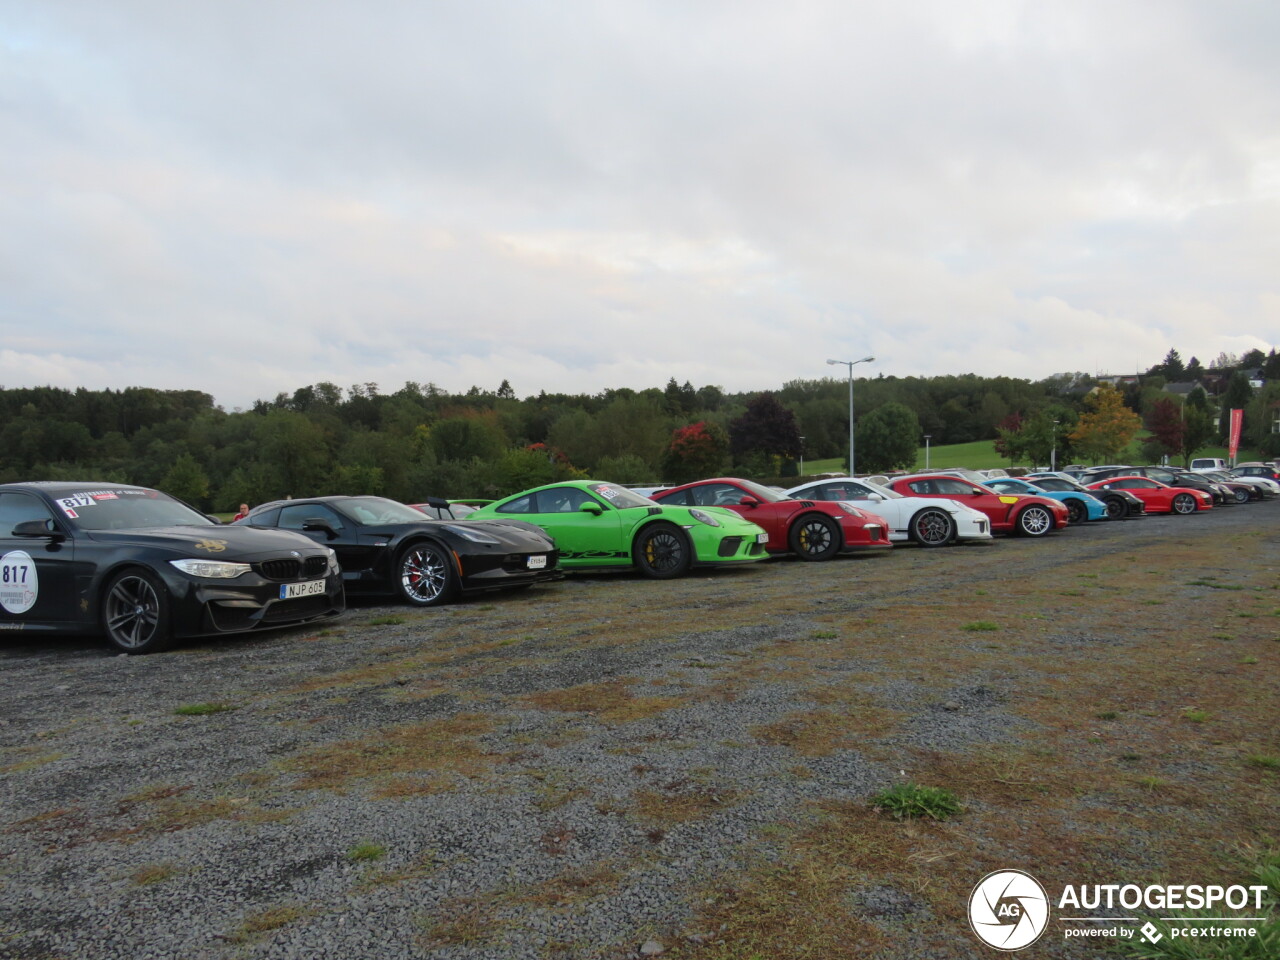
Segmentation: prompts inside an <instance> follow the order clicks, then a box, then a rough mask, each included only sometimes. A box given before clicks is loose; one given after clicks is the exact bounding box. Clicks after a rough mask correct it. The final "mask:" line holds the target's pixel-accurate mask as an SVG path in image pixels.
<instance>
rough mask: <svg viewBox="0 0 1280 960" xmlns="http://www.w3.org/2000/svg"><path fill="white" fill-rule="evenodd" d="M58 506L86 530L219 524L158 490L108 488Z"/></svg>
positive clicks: (75, 496) (79, 495)
mask: <svg viewBox="0 0 1280 960" xmlns="http://www.w3.org/2000/svg"><path fill="white" fill-rule="evenodd" d="M55 500H56V501H57V504H58V506H59V507H60V508H61V509H62V512H63V513H65V514H66V515H67V516H68V517H69V518H71V519H72V520H74V521H75V523H76V525H77V526H78V527H80V529H82V530H145V529H147V528H148V527H212V526H216V524H215V523H214V522H213V521H212V520H210V519H209V518H208V517H206V516H205V515H204V514H203V513H197V512H196V511H195V510H193V509H191V507H188V506H187V505H186V504H185V503H182V502H181V501H179V500H174V499H173V498H172V497H170V496H169V495H168V494H164V493H161V492H160V491H158V490H142V489H138V488H137V487H134V488H132V489H122V488H119V487H116V488H110V487H104V488H103V489H101V490H90V491H88V492H87V493H76V494H72V495H71V496H68V497H56V498H55Z"/></svg>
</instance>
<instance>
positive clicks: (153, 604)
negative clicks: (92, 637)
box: [102, 567, 173, 653]
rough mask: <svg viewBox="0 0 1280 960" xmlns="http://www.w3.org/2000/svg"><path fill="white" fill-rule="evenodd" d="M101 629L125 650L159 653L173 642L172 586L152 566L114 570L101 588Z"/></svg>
mask: <svg viewBox="0 0 1280 960" xmlns="http://www.w3.org/2000/svg"><path fill="white" fill-rule="evenodd" d="M102 630H103V632H104V633H105V634H106V635H107V639H108V640H109V641H111V644H112V646H114V647H115V648H116V649H118V650H121V651H123V652H124V653H157V652H158V651H160V650H165V649H167V648H168V647H169V646H170V645H171V644H172V643H173V637H172V636H171V634H170V632H169V588H168V587H166V586H165V585H164V583H163V582H162V581H161V580H160V578H159V577H157V576H156V575H155V574H154V573H152V572H151V571H150V570H144V569H142V568H141V567H130V568H128V569H126V570H120V571H118V572H117V573H115V574H113V575H112V577H111V579H110V580H108V581H107V585H106V587H105V589H104V590H103V591H102Z"/></svg>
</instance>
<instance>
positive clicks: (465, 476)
mask: <svg viewBox="0 0 1280 960" xmlns="http://www.w3.org/2000/svg"><path fill="white" fill-rule="evenodd" d="M1170 355H1171V356H1170V357H1166V360H1165V364H1164V365H1157V367H1153V368H1152V369H1151V370H1149V371H1147V373H1146V374H1145V375H1143V376H1142V377H1141V378H1140V379H1139V380H1138V381H1137V382H1135V383H1133V384H1130V385H1125V386H1124V387H1123V388H1122V389H1119V390H1108V389H1106V388H1103V389H1096V388H1098V387H1099V384H1098V383H1097V382H1096V381H1095V380H1094V379H1093V378H1092V377H1089V376H1087V375H1085V374H1082V373H1064V374H1058V375H1055V376H1052V377H1048V378H1046V379H1044V380H1039V381H1031V380H1026V379H1018V378H1013V377H980V376H977V375H974V374H965V375H959V376H945V377H891V376H883V375H881V376H878V377H872V378H863V379H857V380H855V383H854V386H855V391H854V399H855V404H856V416H855V424H856V445H857V451H858V468H859V471H860V472H863V473H866V472H883V471H888V470H893V469H896V468H904V467H910V466H911V465H913V464H914V463H915V461H916V457H917V453H918V450H919V449H920V447H921V445H922V443H923V437H924V435H925V434H928V435H930V438H931V442H932V443H933V444H935V445H945V444H955V443H967V442H972V441H979V440H990V441H992V442H993V443H995V444H996V448H997V449H998V450H1000V451H1001V453H1002V454H1003V455H1005V456H1008V457H1009V458H1010V460H1011V462H1030V463H1047V462H1048V459H1049V450H1048V446H1047V444H1053V445H1056V448H1057V450H1058V459H1059V462H1066V460H1067V459H1070V458H1073V457H1074V458H1077V459H1093V460H1094V461H1095V462H1097V461H1098V460H1101V459H1109V454H1110V452H1111V450H1112V449H1115V447H1114V445H1115V443H1117V442H1119V438H1120V437H1121V436H1122V435H1124V434H1125V431H1131V432H1130V433H1129V434H1128V437H1129V439H1131V438H1132V436H1133V435H1134V434H1135V433H1136V432H1137V431H1138V430H1139V429H1141V428H1142V427H1143V426H1144V425H1145V426H1146V428H1147V429H1148V431H1150V435H1151V436H1152V437H1153V438H1156V439H1158V441H1159V443H1160V444H1161V446H1160V447H1159V449H1157V448H1156V447H1155V446H1154V445H1153V446H1152V447H1151V454H1152V457H1153V459H1154V458H1156V457H1158V456H1160V455H1162V454H1164V453H1175V454H1176V455H1178V456H1182V455H1186V456H1190V455H1191V454H1190V452H1188V450H1189V449H1190V445H1193V444H1196V443H1198V444H1199V445H1200V446H1203V445H1205V444H1206V443H1208V442H1211V441H1213V440H1216V438H1217V435H1216V434H1215V433H1214V430H1213V426H1212V419H1213V417H1214V416H1215V414H1216V412H1217V410H1218V408H1219V406H1220V405H1221V406H1222V409H1227V408H1228V407H1227V406H1226V404H1227V403H1230V404H1232V405H1234V406H1240V407H1242V408H1244V409H1245V410H1246V415H1245V425H1246V433H1247V435H1248V439H1249V441H1250V445H1251V446H1253V447H1254V448H1256V449H1260V450H1262V451H1263V452H1264V453H1266V454H1267V455H1277V454H1280V445H1277V443H1276V441H1277V439H1278V438H1280V435H1277V434H1275V433H1272V432H1271V431H1272V430H1273V424H1274V421H1275V417H1276V415H1277V409H1278V408H1280V379H1278V380H1277V381H1276V382H1275V383H1272V382H1270V381H1268V382H1267V384H1266V385H1265V386H1264V387H1263V388H1262V389H1260V390H1255V389H1254V388H1253V387H1252V386H1250V383H1249V377H1248V375H1247V371H1246V369H1245V367H1246V365H1245V363H1244V362H1243V360H1237V361H1235V362H1236V367H1237V368H1236V369H1232V370H1226V369H1225V368H1224V367H1222V366H1217V367H1215V366H1213V365H1211V367H1210V369H1214V370H1217V371H1218V372H1219V373H1221V374H1225V376H1224V378H1223V379H1222V382H1223V383H1224V384H1225V386H1224V388H1223V392H1222V395H1221V396H1220V397H1216V398H1215V397H1211V396H1210V395H1209V391H1207V390H1205V389H1199V390H1198V391H1197V392H1193V393H1192V394H1191V395H1190V396H1187V397H1181V396H1175V395H1171V394H1168V393H1166V392H1165V391H1164V390H1163V389H1162V388H1163V387H1164V385H1165V383H1166V382H1169V381H1168V380H1167V379H1165V378H1167V375H1168V373H1169V372H1170V370H1169V367H1168V366H1167V364H1168V362H1169V361H1170V359H1171V357H1172V358H1173V359H1175V360H1176V359H1177V357H1176V351H1170ZM1220 359H1221V358H1220ZM1233 359H1234V358H1233ZM1249 359H1253V358H1249ZM1263 360H1264V361H1267V362H1269V361H1271V360H1274V351H1273V352H1272V355H1271V357H1270V358H1266V357H1264V358H1263ZM1179 362H1180V361H1179ZM1183 372H1185V367H1184V368H1183ZM1277 374H1278V375H1280V363H1277ZM1241 384H1243V386H1241ZM0 411H2V412H3V424H4V426H3V428H2V430H0V481H3V482H12V481H17V480H72V479H74V480H102V481H106V482H119V483H136V484H142V485H145V486H151V487H158V488H160V489H163V490H165V491H167V492H169V493H172V494H174V495H175V496H179V497H181V498H183V499H184V500H187V501H188V502H191V503H193V504H195V505H197V506H199V507H201V508H202V509H206V510H215V511H219V512H223V511H230V510H234V509H235V507H236V506H237V505H238V504H240V503H251V504H252V503H261V502H264V501H266V500H272V499H278V498H281V497H286V496H312V495H322V494H329V493H369V494H379V495H383V496H388V497H392V498H394V499H397V500H403V501H407V502H419V501H421V500H422V499H423V498H425V497H427V496H428V495H432V496H449V497H496V496H501V495H505V494H507V493H511V492H515V491H517V490H521V489H525V488H527V487H530V486H534V485H537V484H540V483H547V482H551V481H554V480H557V479H565V478H571V477H585V476H592V477H598V478H601V479H608V480H613V481H616V482H620V483H646V482H648V483H657V482H660V481H666V482H676V481H682V480H688V479H697V478H700V477H706V476H713V475H717V474H723V473H728V472H733V473H738V474H744V475H747V476H753V477H760V478H774V477H784V476H789V475H795V474H796V473H797V472H798V470H797V466H798V461H799V460H800V459H801V458H802V457H803V458H804V459H807V460H817V459H829V458H834V457H844V456H845V455H846V453H847V448H848V429H849V394H848V381H847V379H838V378H829V377H827V378H822V379H815V380H793V381H790V382H788V383H785V384H784V385H783V386H782V387H781V388H779V389H777V390H774V391H765V392H762V393H727V392H725V391H724V390H722V389H721V388H719V387H716V386H702V387H694V386H693V385H692V384H690V383H688V382H686V383H684V384H678V383H676V381H675V380H674V379H672V380H670V381H668V383H667V385H666V387H665V388H657V387H654V388H649V389H645V390H631V389H627V388H621V389H616V390H606V391H602V392H600V393H596V394H590V395H588V394H566V393H547V392H545V391H543V392H540V393H538V394H537V395H534V396H527V397H524V398H523V399H521V398H517V396H516V395H515V391H514V390H513V389H512V387H511V385H510V383H509V382H508V381H506V380H503V381H502V382H501V383H500V384H499V386H498V387H496V388H495V389H492V390H487V389H482V388H480V387H472V388H471V389H470V390H469V391H467V392H466V393H450V392H448V391H445V390H442V389H440V388H439V387H437V386H435V385H434V384H431V383H414V382H408V383H405V384H404V386H402V387H401V388H400V389H398V390H396V391H395V392H393V393H384V392H382V391H381V390H380V388H379V386H378V385H377V384H374V383H364V384H354V385H352V386H350V387H348V388H346V389H343V388H341V387H339V386H337V385H336V384H333V383H327V382H325V383H317V384H312V385H310V386H306V387H302V388H299V389H298V390H295V391H294V392H293V393H292V394H286V393H281V394H277V395H276V397H275V398H274V399H271V400H259V401H256V402H255V403H254V404H253V406H252V408H251V409H248V410H236V411H232V412H227V411H225V410H224V409H222V408H221V407H219V406H217V405H216V404H215V403H214V400H213V398H212V397H211V396H210V395H209V394H206V393H202V392H199V391H192V390H178V391H174V390H156V389H151V388H146V387H129V388H126V389H123V390H88V389H85V388H78V389H75V390H67V389H62V388H56V387H32V388H14V389H0ZM1222 420H1223V421H1225V420H1226V417H1225V416H1224V417H1223V418H1222ZM1135 424H1136V425H1135ZM1151 442H1152V443H1153V444H1154V443H1155V440H1153V441H1151ZM1127 443H1128V440H1125V442H1124V446H1127ZM1124 446H1122V447H1120V448H1119V449H1124ZM1174 447H1176V449H1173V448H1174Z"/></svg>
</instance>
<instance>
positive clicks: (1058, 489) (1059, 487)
mask: <svg viewBox="0 0 1280 960" xmlns="http://www.w3.org/2000/svg"><path fill="white" fill-rule="evenodd" d="M1028 482H1029V483H1031V484H1033V485H1034V486H1037V487H1039V488H1040V489H1041V490H1052V491H1054V492H1055V493H1065V492H1067V491H1068V490H1075V491H1081V490H1084V487H1082V486H1080V484H1078V483H1075V482H1073V481H1071V480H1063V479H1062V478H1061V477H1036V478H1035V479H1034V480H1029V481H1028Z"/></svg>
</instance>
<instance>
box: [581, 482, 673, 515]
mask: <svg viewBox="0 0 1280 960" xmlns="http://www.w3.org/2000/svg"><path fill="white" fill-rule="evenodd" d="M591 492H592V493H594V494H595V495H596V496H598V497H602V498H604V500H605V501H606V502H608V503H610V504H612V505H613V506H615V507H617V508H618V509H619V510H625V509H627V508H628V507H656V506H657V504H656V503H654V502H653V501H652V500H650V499H649V498H648V497H642V496H640V494H638V493H636V492H635V491H634V490H628V489H627V488H626V487H620V486H618V485H617V484H616V483H593V484H592V485H591Z"/></svg>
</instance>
